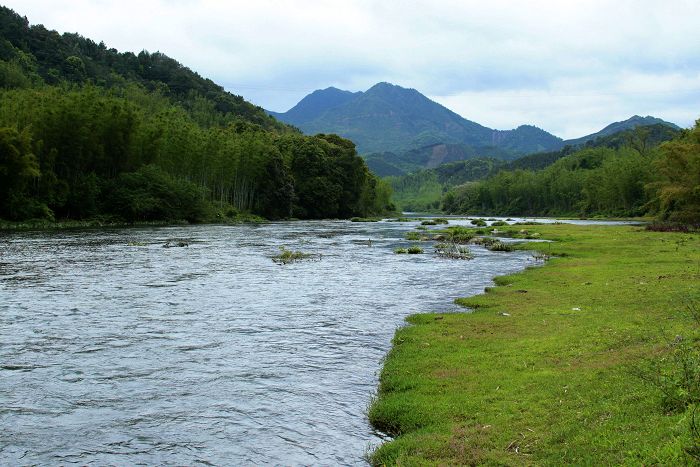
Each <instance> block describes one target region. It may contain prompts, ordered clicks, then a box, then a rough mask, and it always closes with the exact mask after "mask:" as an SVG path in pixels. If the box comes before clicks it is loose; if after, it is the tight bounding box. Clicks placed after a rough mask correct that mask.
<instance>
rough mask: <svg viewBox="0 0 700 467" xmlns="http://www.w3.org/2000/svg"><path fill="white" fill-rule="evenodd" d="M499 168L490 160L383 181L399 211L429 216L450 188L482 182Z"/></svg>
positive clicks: (438, 206)
mask: <svg viewBox="0 0 700 467" xmlns="http://www.w3.org/2000/svg"><path fill="white" fill-rule="evenodd" d="M502 164H503V162H502V161H499V160H496V159H491V158H476V159H468V160H463V161H457V162H451V163H449V164H442V165H439V166H437V167H435V168H433V169H426V170H420V171H417V172H415V173H412V174H408V175H404V176H401V177H387V178H385V180H386V181H388V182H389V183H390V184H391V187H392V189H393V194H394V202H395V203H396V204H397V205H398V206H400V207H401V209H403V210H405V211H414V212H431V211H438V210H440V207H441V200H442V197H443V195H445V193H446V192H447V191H448V190H449V189H450V188H452V187H454V186H456V185H460V184H463V183H465V182H468V181H473V180H480V179H483V178H486V177H487V176H489V175H491V174H492V173H494V172H495V171H496V170H497V169H498V168H499V167H501V165H502Z"/></svg>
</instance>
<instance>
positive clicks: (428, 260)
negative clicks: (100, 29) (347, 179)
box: [0, 221, 534, 465]
mask: <svg viewBox="0 0 700 467" xmlns="http://www.w3.org/2000/svg"><path fill="white" fill-rule="evenodd" d="M417 224H418V222H417V221H413V222H408V223H398V222H385V221H383V222H377V223H351V222H348V221H313V222H278V223H269V224H263V225H240V226H218V225H202V226H181V227H161V228H130V229H104V230H75V231H70V230H68V231H60V232H22V233H3V234H0V401H2V403H1V407H0V464H3V465H32V464H40V465H58V464H61V465H67V464H80V465H85V464H98V465H133V464H139V463H142V464H149V465H153V464H161V465H165V464H175V465H196V464H205V465H212V464H213V465H241V464H285V465H299V464H326V465H327V464H342V465H362V464H365V460H364V458H363V455H364V454H365V452H366V451H367V450H368V449H370V448H371V446H373V445H376V444H377V443H379V442H381V438H380V437H379V436H378V434H377V433H375V432H374V431H373V430H372V428H371V427H370V426H369V424H368V422H367V418H366V408H367V406H368V404H369V402H370V400H371V397H372V396H373V394H374V392H375V391H376V387H377V382H378V375H379V371H380V369H381V364H382V359H383V357H384V356H385V355H386V353H387V351H388V350H389V349H390V347H391V338H392V336H393V334H394V331H395V330H396V328H397V327H398V326H401V325H402V323H403V321H404V318H405V317H406V316H407V315H408V314H411V313H416V312H424V311H441V312H443V311H444V312H449V311H453V310H455V309H456V306H455V305H454V304H453V303H452V300H453V299H454V298H456V297H462V296H466V295H472V294H476V293H479V292H481V291H483V289H484V287H486V286H488V285H490V284H491V279H492V278H493V277H494V276H496V275H501V274H508V273H512V272H515V271H519V270H522V269H523V268H525V267H527V266H529V265H532V264H534V263H533V261H532V258H531V255H530V254H529V253H527V252H513V253H502V252H501V253H497V252H490V251H488V250H485V249H484V248H482V247H478V246H474V247H472V251H473V253H474V254H475V258H474V259H473V260H471V261H463V260H446V259H441V258H438V257H436V256H435V255H434V254H433V253H432V249H431V247H430V245H429V244H425V245H423V246H424V247H425V249H426V254H422V255H396V254H394V252H393V249H394V248H396V247H397V246H406V245H408V244H410V242H406V241H404V240H403V236H404V234H405V233H406V232H407V231H409V230H413V229H414V228H415V226H416V225H417ZM169 239H178V240H180V241H183V242H185V243H187V244H188V246H185V247H174V248H164V247H163V245H164V244H166V242H167V241H168V240H169ZM368 240H371V244H370V242H368ZM282 246H286V247H288V248H290V249H294V250H302V251H304V252H308V253H312V254H314V255H315V256H314V257H313V258H312V259H310V260H305V261H300V262H297V263H292V264H286V265H279V264H276V263H274V262H273V261H272V260H271V256H273V255H275V254H277V253H278V252H279V249H280V247H282Z"/></svg>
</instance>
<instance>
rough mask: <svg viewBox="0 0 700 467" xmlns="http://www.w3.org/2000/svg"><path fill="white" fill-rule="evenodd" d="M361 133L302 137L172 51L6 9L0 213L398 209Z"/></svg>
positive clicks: (313, 213) (0, 74)
mask: <svg viewBox="0 0 700 467" xmlns="http://www.w3.org/2000/svg"><path fill="white" fill-rule="evenodd" d="M389 196H390V191H389V188H388V186H387V185H386V184H385V183H384V182H382V181H381V180H378V179H377V178H376V177H375V176H374V175H372V174H371V173H370V172H369V170H368V169H367V167H366V165H365V163H364V160H363V159H362V158H361V157H359V156H358V155H357V152H356V150H355V145H354V144H353V143H352V142H351V141H349V140H346V139H343V138H341V137H339V136H337V135H332V134H325V135H317V136H304V135H302V134H301V133H299V132H298V131H296V130H294V129H293V128H292V127H289V126H288V125H285V124H283V123H280V122H278V121H277V120H275V119H274V118H273V117H270V116H268V115H267V114H265V112H264V111H263V110H262V109H261V108H259V107H256V106H254V105H252V104H250V103H249V102H246V101H245V100H244V99H243V98H241V97H240V96H234V95H232V94H229V93H227V92H226V91H224V90H223V88H222V87H220V86H218V85H216V84H215V83H213V82H211V81H210V80H207V79H204V78H202V77H200V76H199V75H198V74H197V73H195V72H193V71H191V70H189V69H188V68H186V67H185V66H183V65H181V64H179V63H178V62H176V61H175V60H173V59H171V58H168V57H167V56H165V55H163V54H158V53H155V54H150V53H148V52H145V51H144V52H141V53H140V54H139V55H138V56H137V55H134V54H131V53H129V52H126V53H120V52H118V51H116V50H115V49H109V48H107V46H106V45H104V44H102V43H100V44H96V43H95V42H93V41H91V40H90V39H86V38H83V37H81V36H79V35H77V34H63V35H61V34H59V33H57V32H55V31H49V30H47V29H46V28H45V27H44V26H41V25H39V26H30V25H29V22H28V20H27V19H26V18H22V17H20V16H19V15H17V14H16V13H14V12H13V11H12V10H9V9H7V8H0V218H2V219H7V220H11V221H26V220H32V221H38V222H53V221H57V220H67V221H76V220H81V221H82V220H87V221H89V222H96V223H97V224H98V225H102V223H104V222H107V223H124V222H128V223H134V222H153V221H159V222H162V221H167V222H170V221H183V220H184V221H188V222H202V221H216V222H227V221H237V220H240V219H241V218H250V217H251V216H252V217H255V216H264V217H267V218H270V219H279V218H289V217H297V218H347V217H352V216H366V215H372V214H379V213H382V212H384V211H386V210H390V209H391V205H390V200H389Z"/></svg>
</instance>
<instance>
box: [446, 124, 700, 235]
mask: <svg viewBox="0 0 700 467" xmlns="http://www.w3.org/2000/svg"><path fill="white" fill-rule="evenodd" d="M633 143H634V144H625V145H620V146H619V147H617V148H610V147H589V148H585V149H582V150H579V151H576V152H574V153H572V154H569V155H567V156H564V157H561V158H560V159H558V160H557V161H556V162H554V163H553V164H551V165H549V166H548V167H546V168H544V169H542V170H526V169H516V170H502V171H499V172H497V173H496V174H495V175H493V176H491V177H489V178H487V179H484V180H479V181H473V182H468V183H465V184H463V185H460V186H457V187H455V188H453V189H452V190H450V191H449V192H448V193H447V194H446V195H445V196H444V197H443V200H442V203H443V205H442V207H443V209H444V210H445V211H446V212H448V213H473V214H475V213H482V214H493V215H537V216H593V215H604V216H642V215H657V216H659V217H660V219H662V220H665V221H670V222H679V223H686V224H695V225H697V224H700V120H699V121H698V122H696V124H695V126H694V128H692V129H690V130H684V131H682V132H680V134H679V135H678V136H677V137H676V138H675V139H673V140H671V141H668V142H665V143H663V144H661V145H659V146H658V147H653V146H650V145H648V144H639V142H636V143H635V142H633Z"/></svg>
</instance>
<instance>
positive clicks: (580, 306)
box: [369, 225, 700, 465]
mask: <svg viewBox="0 0 700 467" xmlns="http://www.w3.org/2000/svg"><path fill="white" fill-rule="evenodd" d="M528 228H529V229H530V230H531V231H535V232H538V233H540V234H541V236H542V238H547V239H551V240H555V243H552V244H546V243H535V244H527V245H525V246H524V247H525V248H527V249H539V250H540V251H542V252H544V253H547V254H552V255H555V256H556V257H554V258H553V259H551V260H549V261H548V263H547V264H546V265H545V266H544V267H539V268H530V269H527V270H526V271H524V272H522V273H519V274H515V275H512V276H507V277H501V278H497V280H496V284H497V286H496V287H493V288H489V289H488V290H487V293H485V294H483V295H479V296H476V297H471V298H466V299H460V300H458V301H459V302H460V304H462V305H465V306H468V307H471V308H473V309H474V312H473V313H463V314H462V313H460V314H439V315H438V314H419V315H414V316H411V317H410V318H409V319H408V322H409V323H410V325H408V326H406V327H404V328H402V329H400V330H398V331H397V333H396V336H395V338H394V341H393V344H394V345H393V349H392V350H391V352H390V353H389V355H388V356H387V359H386V362H385V366H384V369H383V371H382V374H381V378H380V388H379V394H378V396H377V399H376V400H375V401H374V403H373V404H372V406H371V407H370V410H369V418H370V421H371V422H372V423H373V424H374V426H375V427H377V428H378V429H380V430H382V431H384V432H386V433H388V434H390V435H392V436H393V437H394V440H393V441H391V442H388V443H386V444H384V445H383V446H381V447H380V448H379V449H378V450H376V451H375V452H374V453H373V455H372V457H371V461H372V463H374V464H378V465H382V464H387V465H394V464H399V465H474V464H506V465H521V464H526V465H527V464H536V465H542V464H544V465H561V464H579V465H580V464H584V465H610V464H635V465H639V464H647V465H648V464H663V465H668V464H684V463H692V462H693V459H692V458H691V457H690V456H689V455H688V454H687V453H686V451H685V450H686V449H687V448H691V447H692V446H693V445H695V444H697V439H696V438H694V437H693V436H692V435H691V430H690V424H691V420H692V418H693V417H692V415H693V408H694V402H696V399H694V398H695V397H696V396H697V394H695V393H693V390H694V389H698V388H700V381H698V375H700V358H698V351H697V349H698V345H697V342H699V341H698V340H697V339H698V336H700V332H698V324H697V322H696V321H694V319H693V317H692V316H691V313H689V312H688V307H693V306H696V307H697V305H698V304H700V235H699V234H697V233H696V234H687V233H685V234H684V233H657V232H648V231H645V230H643V229H642V228H640V227H630V226H624V227H620V226H615V227H607V226H606V227H604V226H572V225H538V226H533V227H528ZM504 254H507V253H504ZM679 343H681V344H682V345H681V344H679ZM681 347H682V349H681ZM681 350H682V351H683V352H685V353H682V354H679V352H681ZM679 355H680V358H679ZM681 359H682V360H683V361H684V362H688V361H689V362H690V366H691V368H690V369H689V370H688V369H686V370H688V371H690V372H691V373H690V376H689V378H690V379H691V380H692V379H693V378H695V383H694V384H696V385H697V387H695V388H692V387H691V388H690V389H688V388H686V387H684V386H683V385H682V384H680V383H678V381H677V380H678V379H679V378H680V379H682V376H683V375H685V376H686V377H687V376H688V371H686V373H683V374H681V373H682V372H681V371H677V370H678V362H679V361H680V360H681ZM693 365H694V366H693ZM693 371H695V372H697V373H692V372H693ZM679 374H681V376H679ZM689 384H690V385H691V386H692V384H693V381H691V382H690V383H689ZM662 389H663V390H665V391H666V393H668V392H671V393H672V394H671V395H672V396H674V397H675V396H678V398H679V399H680V400H681V403H679V404H676V405H673V404H671V403H669V402H668V400H667V399H668V397H667V398H666V399H664V398H663V397H662V396H663V394H664V391H663V390H662ZM698 390H700V389H698ZM676 392H677V393H678V394H676ZM667 396H668V394H667ZM698 419H699V420H698V421H699V422H700V415H698Z"/></svg>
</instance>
